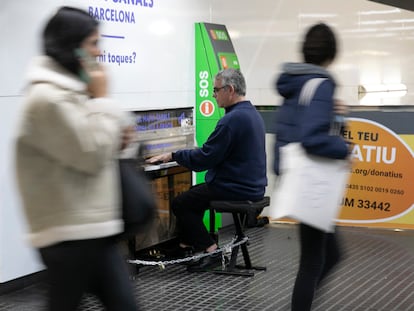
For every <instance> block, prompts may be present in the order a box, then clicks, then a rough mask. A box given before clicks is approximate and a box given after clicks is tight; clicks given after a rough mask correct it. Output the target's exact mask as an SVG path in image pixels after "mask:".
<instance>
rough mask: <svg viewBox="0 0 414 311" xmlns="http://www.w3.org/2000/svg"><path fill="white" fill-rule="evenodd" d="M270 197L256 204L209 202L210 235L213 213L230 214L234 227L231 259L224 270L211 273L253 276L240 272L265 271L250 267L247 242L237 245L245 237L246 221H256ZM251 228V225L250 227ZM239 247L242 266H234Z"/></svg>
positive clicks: (249, 273)
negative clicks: (242, 259)
mask: <svg viewBox="0 0 414 311" xmlns="http://www.w3.org/2000/svg"><path fill="white" fill-rule="evenodd" d="M269 204H270V197H264V198H263V199H262V200H260V201H257V202H252V201H211V202H210V234H212V235H215V232H214V230H215V212H220V213H231V214H232V215H233V222H234V226H235V231H236V232H235V241H234V244H236V246H233V247H232V250H231V257H230V260H229V262H228V263H227V264H226V265H225V268H224V269H223V268H221V269H220V270H219V269H215V270H213V271H212V272H214V273H220V274H230V275H241V276H254V272H252V271H241V270H266V267H254V266H252V263H251V260H250V256H249V251H248V249H247V243H248V242H247V241H245V242H244V243H241V244H240V245H237V244H238V243H239V242H241V241H243V240H244V239H245V238H247V237H246V235H245V234H244V228H245V227H246V225H247V222H248V220H249V219H250V221H251V220H252V219H256V220H257V218H256V217H257V216H258V215H259V214H260V213H261V212H262V210H263V208H265V207H266V206H269ZM250 226H252V225H250ZM239 247H241V250H242V253H243V258H244V265H236V262H237V255H238V252H239ZM223 251H224V250H223Z"/></svg>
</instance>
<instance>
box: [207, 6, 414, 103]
mask: <svg viewBox="0 0 414 311" xmlns="http://www.w3.org/2000/svg"><path fill="white" fill-rule="evenodd" d="M211 4H212V6H211V7H212V9H211V22H214V23H221V24H225V25H226V26H227V29H228V30H229V32H230V35H231V37H232V40H233V44H234V46H235V49H236V53H237V55H238V56H239V59H240V64H241V66H242V70H243V71H244V72H245V74H246V78H247V80H248V85H249V90H248V91H249V94H250V97H253V99H254V100H255V101H258V102H259V103H257V104H261V105H267V104H269V105H273V104H275V93H274V91H273V86H272V84H273V81H274V79H275V77H276V75H277V71H278V69H279V67H280V64H281V63H283V62H286V61H300V54H299V53H298V50H299V45H300V42H301V38H302V35H303V33H304V31H305V30H306V28H307V27H309V26H310V25H312V24H313V23H315V22H319V21H324V22H326V23H327V24H329V25H331V26H333V27H334V29H335V30H336V33H337V35H338V39H339V42H340V53H339V55H338V58H337V60H336V62H335V63H334V66H333V67H332V68H331V69H332V71H333V72H334V74H336V76H337V79H338V82H339V84H340V85H341V87H340V88H339V89H338V91H339V96H340V97H342V98H344V99H345V100H347V101H348V103H349V104H352V105H359V104H361V103H362V104H368V105H399V104H404V105H414V65H413V63H414V56H413V55H414V53H413V52H414V44H413V41H414V12H411V11H408V10H404V9H400V8H395V7H392V6H388V5H384V4H378V3H375V2H372V1H367V0H347V1H339V0H330V1H326V0H308V1H303V0H289V1H285V0H278V1H276V0H257V1H239V0H226V1H218V0H212V1H211ZM387 83H404V84H405V85H406V86H407V88H408V92H407V94H406V95H405V96H404V97H397V98H392V97H388V98H377V99H375V100H370V102H369V103H367V102H360V101H359V100H358V85H359V84H387Z"/></svg>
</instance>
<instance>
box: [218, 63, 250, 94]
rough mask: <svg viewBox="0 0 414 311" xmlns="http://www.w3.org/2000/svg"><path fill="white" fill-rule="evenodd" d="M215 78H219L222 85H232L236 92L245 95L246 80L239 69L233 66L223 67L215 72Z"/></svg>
mask: <svg viewBox="0 0 414 311" xmlns="http://www.w3.org/2000/svg"><path fill="white" fill-rule="evenodd" d="M216 79H217V80H221V82H222V86H225V85H232V86H233V88H234V91H235V92H236V94H238V95H241V96H245V95H246V81H245V80H244V77H243V74H242V73H241V72H240V70H238V69H233V68H228V69H223V70H221V71H219V73H217V75H216Z"/></svg>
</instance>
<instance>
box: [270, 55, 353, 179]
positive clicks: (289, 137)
mask: <svg viewBox="0 0 414 311" xmlns="http://www.w3.org/2000/svg"><path fill="white" fill-rule="evenodd" d="M283 71H284V72H283V73H282V74H281V75H280V77H279V78H278V80H277V82H276V88H277V91H278V92H279V94H280V95H281V96H282V97H283V98H284V100H283V104H282V106H281V107H280V109H278V111H277V120H276V127H275V131H276V143H275V157H274V171H275V173H276V174H279V148H280V147H282V146H284V145H286V144H288V143H291V142H301V143H302V146H303V147H304V148H305V150H306V151H307V152H308V153H309V154H314V155H318V156H322V157H327V158H333V159H345V158H346V157H347V156H348V153H349V151H348V146H347V144H346V142H345V140H344V139H343V137H342V136H338V135H331V134H330V129H331V126H332V122H333V119H334V112H333V108H334V97H333V96H334V91H335V86H336V85H335V81H334V79H333V78H332V77H331V76H330V74H329V73H328V71H326V70H325V69H324V68H323V67H320V66H316V65H312V64H302V63H287V64H285V65H284V67H283ZM313 78H327V80H325V81H324V82H322V83H321V84H320V85H319V87H318V88H317V90H316V92H315V95H314V97H313V99H312V101H311V103H310V105H309V106H304V105H298V99H299V95H300V92H301V90H302V87H303V85H304V84H305V83H306V82H307V81H308V80H309V79H313Z"/></svg>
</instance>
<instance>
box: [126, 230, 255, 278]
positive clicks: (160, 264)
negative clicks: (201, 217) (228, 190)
mask: <svg viewBox="0 0 414 311" xmlns="http://www.w3.org/2000/svg"><path fill="white" fill-rule="evenodd" d="M235 240H236V238H233V239H232V240H231V241H230V243H227V244H226V245H224V246H223V247H221V248H217V249H216V250H215V251H214V252H211V253H200V254H197V255H194V256H189V257H185V258H179V259H173V260H166V261H155V260H140V259H134V260H128V262H129V263H131V264H135V265H144V266H158V267H159V268H160V269H161V270H164V269H165V266H167V265H173V264H178V263H183V262H187V261H192V260H194V261H196V260H199V259H201V258H203V257H207V256H211V255H213V254H218V253H222V255H221V256H222V259H221V260H222V266H223V267H224V266H225V254H229V253H231V252H232V249H233V248H234V247H236V246H239V245H241V244H243V243H246V242H247V241H248V240H249V238H248V237H247V236H246V237H244V238H243V239H242V240H240V241H238V242H237V243H235Z"/></svg>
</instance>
